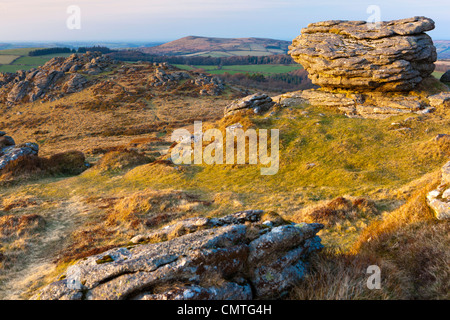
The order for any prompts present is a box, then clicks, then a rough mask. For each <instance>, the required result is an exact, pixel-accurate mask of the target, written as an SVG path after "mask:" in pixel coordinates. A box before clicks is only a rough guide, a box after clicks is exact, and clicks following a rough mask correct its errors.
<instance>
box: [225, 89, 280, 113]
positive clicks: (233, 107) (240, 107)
mask: <svg viewBox="0 0 450 320" xmlns="http://www.w3.org/2000/svg"><path fill="white" fill-rule="evenodd" d="M274 104H275V103H274V102H273V100H272V98H271V97H269V96H268V95H267V94H265V93H255V94H252V95H250V96H247V97H245V98H242V99H238V100H234V101H233V102H232V103H230V104H229V105H228V106H226V107H225V110H224V115H225V116H228V115H232V114H234V113H236V112H240V111H245V110H248V109H253V111H254V112H255V113H261V112H265V111H267V110H269V109H270V108H271V107H272V106H273V105H274Z"/></svg>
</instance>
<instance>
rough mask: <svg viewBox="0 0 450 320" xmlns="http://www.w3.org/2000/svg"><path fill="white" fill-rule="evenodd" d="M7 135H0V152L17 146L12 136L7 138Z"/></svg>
mask: <svg viewBox="0 0 450 320" xmlns="http://www.w3.org/2000/svg"><path fill="white" fill-rule="evenodd" d="M5 134H6V133H5ZM5 134H3V135H2V134H0V150H2V149H3V148H6V147H10V146H14V145H15V144H16V143H15V142H14V139H13V138H11V137H10V136H6V135H5Z"/></svg>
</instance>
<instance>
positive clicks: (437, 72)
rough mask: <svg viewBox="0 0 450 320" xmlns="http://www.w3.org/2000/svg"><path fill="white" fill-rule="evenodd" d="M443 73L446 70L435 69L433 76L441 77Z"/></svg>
mask: <svg viewBox="0 0 450 320" xmlns="http://www.w3.org/2000/svg"><path fill="white" fill-rule="evenodd" d="M443 74H444V72H439V71H435V72H433V77H435V78H436V79H440V78H441V77H442V75H443Z"/></svg>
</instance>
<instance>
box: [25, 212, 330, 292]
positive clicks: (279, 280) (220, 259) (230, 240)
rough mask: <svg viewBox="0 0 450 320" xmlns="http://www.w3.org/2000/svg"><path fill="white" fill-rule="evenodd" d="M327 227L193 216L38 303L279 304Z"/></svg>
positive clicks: (84, 264)
mask: <svg viewBox="0 0 450 320" xmlns="http://www.w3.org/2000/svg"><path fill="white" fill-rule="evenodd" d="M322 227H323V225H321V224H317V223H312V224H306V223H303V224H291V223H287V222H285V221H284V220H283V219H281V218H280V217H275V216H274V215H273V214H272V215H268V214H265V213H264V212H262V211H260V210H249V211H243V212H238V213H235V214H232V215H229V216H225V217H223V218H191V219H188V220H183V221H180V222H178V223H176V224H174V225H171V226H168V227H165V228H163V229H161V230H158V231H155V232H152V233H150V234H148V235H141V236H138V237H135V238H133V239H132V242H131V244H130V245H129V246H128V247H121V248H117V249H112V250H109V251H106V252H104V253H102V254H98V255H95V256H91V257H88V258H86V259H83V260H81V261H78V262H77V263H75V264H74V265H72V266H70V267H69V268H68V269H67V271H66V272H65V274H64V275H63V276H61V277H60V280H59V281H56V282H53V283H51V284H50V285H48V286H47V287H44V288H43V289H42V290H41V291H40V292H39V293H38V294H36V295H35V296H34V297H33V298H34V299H45V300H47V299H72V300H78V299H93V300H97V299H100V300H105V299H106V300H109V299H111V300H115V299H140V300H155V299H184V300H192V299H195V300H197V299H239V300H244V299H245V300H246V299H254V298H277V297H280V296H281V295H283V294H284V293H286V292H287V291H288V290H289V289H290V288H292V286H294V285H295V284H296V283H297V282H298V281H300V280H301V279H302V278H303V277H304V275H305V273H306V269H307V268H306V263H307V262H306V261H307V257H308V256H309V255H310V254H311V253H312V252H314V251H316V250H319V249H321V248H322V245H321V244H320V238H319V237H318V236H317V235H316V234H317V232H318V231H319V230H320V229H322Z"/></svg>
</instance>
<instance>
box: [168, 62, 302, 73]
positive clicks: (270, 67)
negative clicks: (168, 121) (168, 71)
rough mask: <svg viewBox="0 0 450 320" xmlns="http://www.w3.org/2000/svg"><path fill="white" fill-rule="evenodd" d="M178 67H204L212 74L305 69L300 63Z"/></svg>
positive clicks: (182, 67) (182, 66) (285, 71)
mask: <svg viewBox="0 0 450 320" xmlns="http://www.w3.org/2000/svg"><path fill="white" fill-rule="evenodd" d="M175 66H176V67H178V68H180V69H183V70H194V69H203V70H205V71H206V72H208V73H211V74H224V73H225V72H227V73H230V74H235V73H263V74H274V73H287V72H291V71H294V70H299V69H303V67H302V66H301V65H299V64H291V65H281V64H257V65H231V66H222V67H221V68H219V67H217V66H187V65H181V64H176V65H175Z"/></svg>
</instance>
